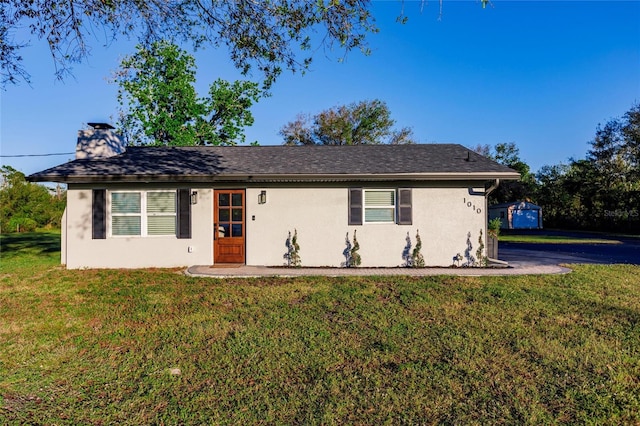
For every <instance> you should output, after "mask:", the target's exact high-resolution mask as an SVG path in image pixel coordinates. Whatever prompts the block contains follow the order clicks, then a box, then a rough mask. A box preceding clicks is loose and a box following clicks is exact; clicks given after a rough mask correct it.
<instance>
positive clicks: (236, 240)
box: [212, 188, 247, 265]
mask: <svg viewBox="0 0 640 426" xmlns="http://www.w3.org/2000/svg"><path fill="white" fill-rule="evenodd" d="M220 193H228V194H230V196H229V206H228V209H229V221H228V222H226V221H225V222H223V223H225V224H228V225H229V230H228V232H229V233H230V234H231V236H220V232H221V229H220V226H221V225H220V221H219V219H220V216H219V215H220V213H219V210H220V207H221V206H219V194H220ZM233 194H242V206H241V208H242V220H241V221H234V220H233V219H232V214H233V213H232V211H231V210H232V209H233V207H234V206H233V197H232V195H233ZM222 207H223V208H227V206H222ZM246 210H247V193H246V189H245V188H228V189H225V188H219V189H213V218H212V219H213V221H212V223H213V241H212V244H213V264H214V265H216V264H225V263H240V264H245V263H246V253H247V250H246V245H247V236H246V232H247V223H246V222H247V220H246V219H247V214H246ZM237 224H241V234H242V235H241V236H239V237H234V236H233V232H234V227H233V225H237ZM222 232H223V233H224V232H225V231H224V229H223V230H222ZM240 239H241V242H240ZM221 241H226V242H228V243H229V244H221ZM225 247H226V248H228V249H229V250H233V251H237V250H238V249H239V251H240V252H239V253H222V250H221V248H225Z"/></svg>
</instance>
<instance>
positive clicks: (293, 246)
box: [284, 229, 302, 267]
mask: <svg viewBox="0 0 640 426" xmlns="http://www.w3.org/2000/svg"><path fill="white" fill-rule="evenodd" d="M285 244H286V246H287V252H286V253H285V255H284V258H285V259H286V260H287V265H288V266H295V267H300V266H301V265H302V259H300V245H299V244H298V230H297V229H294V230H293V237H292V236H291V231H289V236H288V237H287V242H286V243H285Z"/></svg>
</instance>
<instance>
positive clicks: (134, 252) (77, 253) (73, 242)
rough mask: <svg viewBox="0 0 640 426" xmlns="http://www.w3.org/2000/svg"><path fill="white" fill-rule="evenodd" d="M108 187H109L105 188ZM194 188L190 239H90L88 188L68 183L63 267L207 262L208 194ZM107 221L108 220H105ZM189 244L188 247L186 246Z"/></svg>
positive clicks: (148, 187) (210, 253)
mask: <svg viewBox="0 0 640 426" xmlns="http://www.w3.org/2000/svg"><path fill="white" fill-rule="evenodd" d="M108 189H109V188H108ZM110 189H120V190H122V189H127V190H151V189H175V188H167V187H163V186H152V185H144V186H134V187H132V186H126V187H124V186H118V187H111V188H110ZM195 190H197V191H198V203H197V204H195V205H193V206H192V212H191V220H192V222H191V233H192V238H191V239H178V238H176V237H175V236H173V237H164V236H163V237H145V238H143V237H110V236H109V235H107V238H106V239H98V240H94V239H92V238H91V235H92V233H91V201H92V192H91V188H89V187H83V186H80V185H74V186H70V187H69V190H68V192H67V231H66V235H65V238H66V258H67V268H70V269H78V268H149V267H180V266H188V265H206V264H211V259H212V257H213V245H212V244H211V241H212V235H213V224H212V222H211V217H212V210H213V207H212V193H211V190H210V189H200V188H198V189H195ZM107 220H108V219H107ZM189 247H191V250H190V249H189Z"/></svg>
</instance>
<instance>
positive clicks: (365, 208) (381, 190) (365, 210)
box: [362, 188, 398, 225]
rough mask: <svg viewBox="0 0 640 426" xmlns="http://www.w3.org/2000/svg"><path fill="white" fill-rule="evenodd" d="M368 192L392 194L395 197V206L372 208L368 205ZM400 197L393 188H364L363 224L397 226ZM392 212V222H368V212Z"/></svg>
mask: <svg viewBox="0 0 640 426" xmlns="http://www.w3.org/2000/svg"><path fill="white" fill-rule="evenodd" d="M367 192H390V193H391V195H392V197H393V205H385V206H371V205H367ZM397 208H398V195H397V193H396V190H395V189H393V188H363V189H362V224H363V225H365V224H372V225H374V224H397V216H396V215H397ZM371 209H374V210H392V214H391V220H384V221H380V220H375V221H374V220H367V210H371Z"/></svg>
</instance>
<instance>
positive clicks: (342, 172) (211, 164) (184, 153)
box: [28, 144, 519, 183]
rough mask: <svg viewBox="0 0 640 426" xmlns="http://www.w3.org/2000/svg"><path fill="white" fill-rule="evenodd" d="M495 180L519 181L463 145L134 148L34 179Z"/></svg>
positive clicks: (514, 174)
mask: <svg viewBox="0 0 640 426" xmlns="http://www.w3.org/2000/svg"><path fill="white" fill-rule="evenodd" d="M496 178H500V179H518V178H519V174H518V173H517V172H516V171H515V170H512V169H510V168H508V167H506V166H503V165H501V164H498V163H496V162H494V161H492V160H489V159H488V158H486V157H483V156H481V155H479V154H477V153H475V152H473V151H470V150H469V149H467V148H465V147H463V146H462V145H457V144H411V145H346V146H345V145H342V146H231V147H220V146H215V147H129V148H127V150H126V151H125V152H124V153H122V154H120V155H116V156H113V157H109V158H100V159H81V160H74V161H70V162H68V163H65V164H61V165H59V166H56V167H52V168H50V169H47V170H43V171H41V172H38V173H34V174H32V175H31V176H29V177H28V179H29V180H31V181H35V182H44V181H51V182H68V183H82V182H86V183H90V182H139V181H156V182H162V181H166V182H169V181H171V182H176V181H180V182H208V181H238V180H250V181H254V182H259V181H278V180H280V181H283V180H289V181H291V180H294V181H295V180H298V181H318V180H335V181H347V180H391V179H407V180H442V179H455V180H461V179H496Z"/></svg>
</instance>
